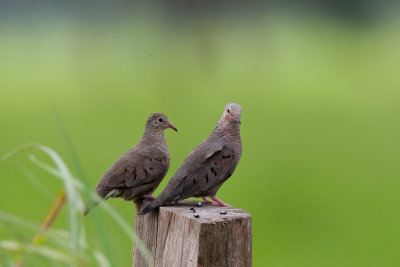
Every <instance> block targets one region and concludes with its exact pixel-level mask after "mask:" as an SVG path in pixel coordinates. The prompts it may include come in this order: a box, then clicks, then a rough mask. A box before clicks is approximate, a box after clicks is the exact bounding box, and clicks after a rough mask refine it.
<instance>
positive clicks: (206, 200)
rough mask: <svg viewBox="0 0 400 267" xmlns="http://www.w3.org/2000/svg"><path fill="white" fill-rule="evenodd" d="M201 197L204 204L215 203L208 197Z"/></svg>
mask: <svg viewBox="0 0 400 267" xmlns="http://www.w3.org/2000/svg"><path fill="white" fill-rule="evenodd" d="M201 199H203V200H202V201H201V203H203V204H211V205H212V204H213V203H214V202H212V201H211V200H208V199H207V198H206V197H201Z"/></svg>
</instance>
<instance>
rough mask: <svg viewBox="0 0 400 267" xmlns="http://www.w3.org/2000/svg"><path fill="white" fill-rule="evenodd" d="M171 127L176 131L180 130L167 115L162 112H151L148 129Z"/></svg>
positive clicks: (147, 123)
mask: <svg viewBox="0 0 400 267" xmlns="http://www.w3.org/2000/svg"><path fill="white" fill-rule="evenodd" d="M167 128H171V129H172V130H174V131H176V132H177V131H178V129H176V128H175V127H174V126H173V125H172V124H171V123H170V122H169V119H168V117H167V116H165V115H164V114H162V113H153V114H150V116H149V118H148V119H147V122H146V129H148V130H162V131H164V130H165V129H167Z"/></svg>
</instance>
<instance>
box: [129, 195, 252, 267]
mask: <svg viewBox="0 0 400 267" xmlns="http://www.w3.org/2000/svg"><path fill="white" fill-rule="evenodd" d="M196 203H197V202H196ZM145 205H146V203H138V205H137V207H136V214H138V211H139V210H140V209H141V208H143V207H144V206H145ZM191 207H194V208H195V210H196V213H197V214H199V215H200V218H195V217H194V213H192V212H191V210H190V208H191ZM223 210H224V211H226V212H227V214H220V211H223ZM135 232H136V233H137V235H138V236H139V237H140V238H141V239H142V241H143V243H144V244H145V245H146V246H147V247H148V249H149V250H150V252H151V253H152V255H153V257H154V262H155V266H157V267H158V266H160V267H161V266H162V267H170V266H171V267H172V266H173V267H177V266H188V267H189V266H190V267H192V266H202V267H208V266H219V267H222V266H245V267H247V266H251V264H252V250H251V248H252V240H251V238H252V237H251V215H250V213H249V212H247V211H245V210H241V209H235V208H226V207H219V206H210V205H204V206H203V207H197V206H195V205H194V202H188V201H185V202H181V203H179V204H177V205H174V206H163V207H160V209H158V210H155V211H153V212H151V213H149V214H146V215H135ZM132 266H134V267H142V266H147V264H146V262H145V261H144V259H143V258H142V256H141V255H140V252H139V251H138V250H137V248H136V247H135V246H134V250H133V260H132Z"/></svg>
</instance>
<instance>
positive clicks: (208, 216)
mask: <svg viewBox="0 0 400 267" xmlns="http://www.w3.org/2000/svg"><path fill="white" fill-rule="evenodd" d="M196 204H197V202H192V201H190V202H189V201H185V202H180V203H178V204H173V205H172V204H171V205H168V206H162V207H160V211H161V210H162V211H164V212H172V213H174V214H176V215H179V216H184V217H186V218H188V219H191V220H194V221H197V222H199V223H213V222H221V221H232V220H236V219H240V218H243V217H251V214H250V213H249V212H248V211H245V210H242V209H237V208H229V207H221V206H213V205H209V204H203V206H202V207H198V206H196ZM190 208H194V209H195V211H196V212H192V210H190ZM221 211H226V214H220V212H221ZM194 214H198V215H199V218H196V217H195V216H194Z"/></svg>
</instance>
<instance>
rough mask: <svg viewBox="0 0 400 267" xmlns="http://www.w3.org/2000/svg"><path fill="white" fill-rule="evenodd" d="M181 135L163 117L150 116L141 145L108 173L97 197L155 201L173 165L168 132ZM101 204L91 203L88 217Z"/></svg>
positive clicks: (100, 182) (122, 158)
mask: <svg viewBox="0 0 400 267" xmlns="http://www.w3.org/2000/svg"><path fill="white" fill-rule="evenodd" d="M167 128H171V129H173V130H174V131H176V132H177V131H178V129H176V128H175V127H174V126H173V125H172V124H171V123H170V121H169V119H168V117H167V116H166V115H164V114H162V113H153V114H150V115H149V117H148V119H147V122H146V127H145V130H144V133H143V136H142V138H141V139H140V141H139V142H138V143H137V144H136V145H135V146H134V147H133V148H131V149H130V150H128V151H127V152H126V153H125V154H123V155H122V156H121V157H120V158H118V159H117V161H115V162H114V163H113V164H112V165H111V167H110V168H109V169H108V170H107V171H106V173H105V174H104V175H103V177H102V178H101V179H100V181H99V183H98V184H97V186H96V189H95V193H96V194H97V195H98V196H99V197H100V198H101V199H103V200H107V199H108V198H117V197H121V198H123V199H124V200H127V201H133V202H137V201H138V200H140V199H154V198H155V197H153V196H152V195H151V194H152V193H153V192H154V190H155V189H156V188H157V186H158V185H159V184H160V182H161V181H162V179H163V178H164V176H165V175H166V173H167V172H168V168H169V164H170V156H169V150H168V145H167V142H166V140H165V136H164V130H166V129H167ZM97 204H99V201H98V200H97V201H96V200H91V201H89V203H88V205H87V207H86V209H85V211H84V215H87V214H88V213H89V210H90V209H91V208H93V207H94V206H96V205H97Z"/></svg>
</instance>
